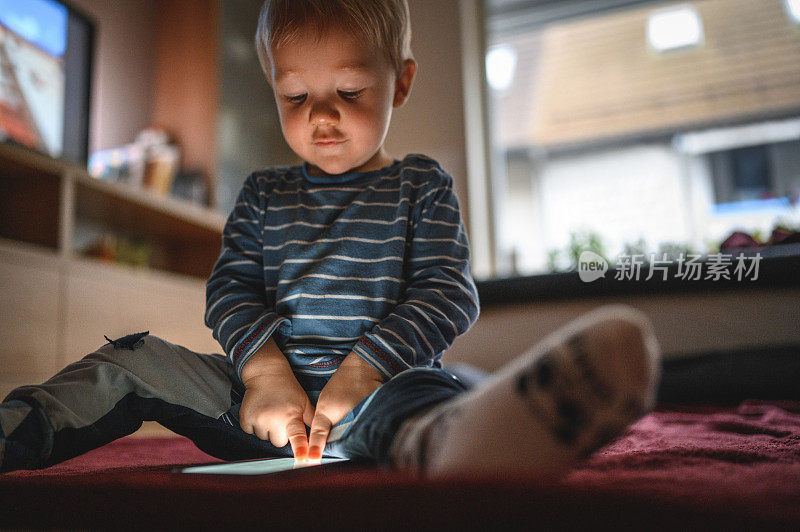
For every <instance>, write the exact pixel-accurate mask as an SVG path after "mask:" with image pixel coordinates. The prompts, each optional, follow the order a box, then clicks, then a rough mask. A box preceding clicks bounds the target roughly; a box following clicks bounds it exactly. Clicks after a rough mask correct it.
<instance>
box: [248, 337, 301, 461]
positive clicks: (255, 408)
mask: <svg viewBox="0 0 800 532" xmlns="http://www.w3.org/2000/svg"><path fill="white" fill-rule="evenodd" d="M242 382H244V385H245V392H244V399H243V400H242V406H241V408H240V409H239V424H240V425H241V426H242V430H243V431H245V432H246V433H248V434H255V435H256V436H258V437H259V438H261V439H262V440H269V441H271V442H272V445H274V446H275V447H283V446H284V445H286V443H287V442H288V443H290V444H291V446H292V453H293V454H294V457H295V458H296V459H299V460H303V459H306V458H308V439H307V437H306V425H311V422H312V419H313V417H314V407H313V406H312V405H311V401H309V399H308V396H307V395H306V393H305V391H304V390H303V388H302V387H301V386H300V383H298V382H297V379H296V378H295V376H294V373H292V369H291V367H290V366H289V362H288V361H287V360H286V358H285V357H284V356H283V353H281V352H280V350H279V349H278V347H277V345H275V342H274V340H272V339H270V340H269V341H268V342H267V344H265V345H264V347H262V348H261V349H259V350H258V351H257V352H256V353H254V354H253V356H252V357H250V359H249V360H248V361H247V362H246V363H245V365H244V367H243V368H242Z"/></svg>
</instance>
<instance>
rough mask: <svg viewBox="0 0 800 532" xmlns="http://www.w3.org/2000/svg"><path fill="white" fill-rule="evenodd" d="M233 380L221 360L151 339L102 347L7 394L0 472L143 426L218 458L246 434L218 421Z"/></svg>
mask: <svg viewBox="0 0 800 532" xmlns="http://www.w3.org/2000/svg"><path fill="white" fill-rule="evenodd" d="M233 379H236V377H235V375H234V373H233V369H232V367H231V365H230V364H229V363H228V361H227V360H226V359H225V357H223V356H222V355H204V354H198V353H195V352H193V351H190V350H188V349H186V348H185V347H181V346H178V345H175V344H172V343H170V342H166V341H164V340H162V339H160V338H158V337H155V336H146V337H145V338H144V339H143V344H142V345H141V346H140V347H137V348H136V349H133V350H131V349H124V348H116V347H115V346H114V345H112V344H107V345H105V346H103V347H101V348H100V349H98V350H97V351H95V352H94V353H92V354H90V355H87V356H86V357H84V358H83V359H81V360H79V361H77V362H75V363H73V364H70V365H69V366H67V367H66V368H64V369H63V370H61V371H60V372H58V373H57V374H56V375H55V376H53V377H52V378H51V379H49V380H48V381H46V382H45V383H43V384H39V385H33V386H22V387H20V388H17V389H15V390H13V391H12V392H11V393H10V394H9V395H8V396H7V397H6V399H5V400H4V401H3V403H2V404H0V470H10V469H17V468H20V467H24V468H36V467H43V466H46V465H51V464H53V463H57V462H59V461H62V460H65V459H67V458H71V457H73V456H76V455H78V454H81V453H82V452H85V451H88V450H90V449H92V448H95V447H99V446H101V445H104V444H105V443H108V442H110V441H113V440H114V439H116V438H119V437H121V436H125V435H127V434H130V433H132V432H134V431H135V430H136V429H138V428H139V427H140V426H141V424H142V421H143V420H153V421H158V422H159V423H161V424H162V425H165V426H167V427H168V428H170V429H172V430H174V431H175V432H178V433H180V434H184V435H186V436H188V437H190V438H191V439H192V440H193V441H195V443H196V444H198V447H200V448H201V449H203V450H206V451H207V452H209V451H212V454H217V455H218V454H223V455H224V454H226V453H227V452H228V451H227V449H226V445H227V443H230V439H231V433H235V432H236V431H238V432H239V433H241V435H243V436H250V435H246V434H244V433H243V432H242V431H241V429H240V428H239V427H235V426H231V423H230V422H228V423H225V422H223V421H220V419H219V418H220V417H221V416H222V415H223V414H224V413H225V412H227V411H228V409H229V408H230V407H231V404H232V393H231V391H232V390H231V388H232V383H233ZM236 393H238V392H235V393H234V394H233V395H236ZM239 400H240V399H239ZM220 427H221V429H222V431H223V433H224V434H222V435H220V434H217V433H216V432H218V429H219V428H220ZM230 429H233V430H230ZM238 437H239V436H238V435H235V436H234V439H236V438H238ZM204 442H205V443H206V444H205V445H204ZM245 442H246V443H247V444H248V446H249V447H253V445H252V443H253V442H250V441H247V440H246V439H245ZM234 447H236V445H234ZM240 447H241V446H240ZM255 447H258V443H257V442H255ZM217 448H220V449H217ZM215 450H219V451H220V452H213V451H215ZM252 451H253V449H252V448H250V449H249V450H248V452H246V453H245V454H246V455H247V456H250V454H251V453H252ZM231 452H233V455H232V456H233V457H234V458H238V457H240V456H241V454H237V453H236V452H235V451H231ZM262 454H263V453H262ZM23 455H24V456H23ZM15 461H16V462H19V463H17V464H14V463H13V462H15Z"/></svg>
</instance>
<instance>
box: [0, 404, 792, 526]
mask: <svg viewBox="0 0 800 532" xmlns="http://www.w3.org/2000/svg"><path fill="white" fill-rule="evenodd" d="M217 461H218V460H216V459H214V458H211V457H210V456H208V455H206V454H204V453H203V452H202V451H200V450H198V449H197V448H195V447H194V445H193V444H192V443H191V442H190V441H188V440H186V439H184V438H169V439H159V438H147V439H135V438H123V439H121V440H118V441H116V442H114V443H112V444H109V445H107V446H105V447H103V448H100V449H97V450H95V451H92V452H90V453H87V454H86V455H83V456H80V457H77V458H74V459H72V460H69V461H67V462H64V463H62V464H59V465H56V466H54V467H51V468H49V469H46V470H40V471H29V472H28V471H24V472H14V473H9V474H4V475H2V476H0V527H3V526H43V525H58V526H113V527H116V528H119V527H122V528H139V527H142V526H158V527H180V526H194V527H200V528H217V527H221V526H228V525H232V524H237V525H240V526H260V527H262V528H263V527H265V526H269V527H272V528H297V527H298V526H299V527H303V528H307V527H311V528H329V529H336V528H340V527H348V528H352V527H374V526H376V525H378V524H380V526H381V528H388V529H408V528H409V527H411V526H418V527H419V526H422V527H426V526H427V527H447V528H451V527H455V526H459V527H461V528H467V529H471V528H480V527H497V526H506V527H514V528H528V527H529V526H537V527H539V526H563V527H583V526H601V525H608V526H617V527H620V526H647V527H648V528H684V527H686V526H689V525H694V526H705V527H711V528H722V527H735V528H739V527H741V526H758V527H761V526H770V527H773V528H787V529H791V528H796V527H798V526H800V403H798V402H759V401H747V402H744V403H742V404H741V405H739V406H738V407H724V408H723V407H711V406H708V407H662V408H660V409H658V410H657V411H656V412H653V413H651V414H649V415H648V416H646V417H644V418H643V419H642V420H640V421H639V422H638V423H636V424H635V425H633V426H632V427H631V428H630V429H629V431H628V432H627V433H626V434H625V435H624V436H623V437H622V438H620V439H618V440H617V441H615V442H614V443H612V444H611V445H609V446H607V447H606V448H604V449H602V450H601V451H599V452H598V453H596V454H595V455H593V456H592V457H591V458H590V459H588V460H586V461H585V462H583V463H581V464H578V466H577V467H576V469H575V470H574V471H572V472H571V473H570V474H569V475H568V476H567V477H566V478H565V479H563V480H562V481H558V482H556V481H548V480H544V479H535V478H528V477H512V478H491V477H486V478H459V479H450V480H443V481H420V480H418V479H414V478H413V477H411V476H408V475H403V474H398V473H396V472H391V471H385V470H380V469H370V468H363V467H361V468H359V467H352V466H348V465H345V466H343V467H333V468H330V469H327V470H323V469H319V470H317V469H314V468H311V469H306V470H300V471H294V472H290V473H288V474H279V475H272V476H260V477H234V476H210V475H199V476H198V475H182V474H176V473H172V472H171V469H172V468H173V467H175V466H178V465H186V464H197V463H210V462H217Z"/></svg>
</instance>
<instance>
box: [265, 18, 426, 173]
mask: <svg viewBox="0 0 800 532" xmlns="http://www.w3.org/2000/svg"><path fill="white" fill-rule="evenodd" d="M270 58H271V60H272V87H273V90H274V92H275V99H276V101H277V104H278V114H279V115H280V120H281V129H282V130H283V136H284V137H285V138H286V141H287V142H288V143H289V146H290V147H291V148H292V150H294V152H295V153H297V154H298V155H299V156H300V157H301V158H302V159H303V160H305V161H306V162H308V163H309V165H310V168H309V171H310V172H311V173H312V174H317V175H322V174H341V173H345V172H366V171H370V170H376V169H378V168H383V167H384V166H386V165H388V164H390V163H391V158H389V157H388V156H387V155H386V153H385V152H384V150H383V141H384V139H385V138H386V132H387V130H388V128H389V120H390V118H391V115H392V108H393V107H397V106H399V105H402V104H403V102H404V101H405V98H406V96H407V95H408V92H409V90H410V88H411V81H412V80H413V77H414V70H415V65H414V64H413V61H411V60H409V61H407V62H406V69H405V71H404V72H403V73H402V74H401V75H400V76H399V77H398V76H396V75H395V72H394V71H393V68H392V66H391V65H390V63H389V61H388V60H387V59H386V58H385V56H384V55H383V54H382V53H381V52H380V51H379V50H371V49H370V48H369V47H368V46H367V45H366V44H365V43H363V42H358V41H357V40H356V39H354V38H353V37H351V36H350V35H348V34H346V33H344V32H342V31H338V30H332V31H331V32H329V33H328V34H327V35H324V36H322V38H320V37H319V36H318V35H316V34H312V33H311V32H310V31H305V32H301V33H300V34H299V35H298V36H297V38H295V39H293V40H292V41H290V42H288V43H286V44H284V45H282V46H280V47H279V48H278V49H275V50H272V51H271V53H270Z"/></svg>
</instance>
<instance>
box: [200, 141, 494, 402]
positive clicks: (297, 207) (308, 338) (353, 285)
mask: <svg viewBox="0 0 800 532" xmlns="http://www.w3.org/2000/svg"><path fill="white" fill-rule="evenodd" d="M478 311H479V306H478V295H477V292H476V290H475V284H474V283H473V281H472V277H471V275H470V268H469V244H468V242H467V235H466V233H465V231H464V225H463V223H462V221H461V215H460V211H459V206H458V200H457V198H456V194H455V192H454V190H453V179H452V177H450V176H449V175H448V174H447V173H446V172H444V171H443V170H442V168H441V167H440V166H439V164H438V163H436V162H435V161H433V160H432V159H430V158H428V157H425V156H422V155H408V156H406V158H405V159H403V160H402V161H395V162H394V163H393V164H392V165H390V166H388V167H385V168H382V169H380V170H375V171H370V172H362V173H353V174H346V175H340V176H332V177H314V176H310V175H309V174H308V173H307V172H306V169H305V166H304V165H303V166H293V167H282V168H274V169H268V170H263V171H259V172H255V173H253V174H252V175H250V176H249V177H248V178H247V180H246V181H245V183H244V186H243V188H242V190H241V192H240V193H239V196H238V198H237V202H236V205H235V207H234V209H233V212H232V213H231V214H230V216H229V218H228V221H227V223H226V225H225V229H224V231H223V235H222V252H221V254H220V257H219V259H218V260H217V262H216V264H215V266H214V269H213V271H212V273H211V277H210V278H209V280H208V284H207V286H206V314H205V323H206V325H207V326H208V327H210V328H211V329H212V330H213V335H214V338H216V339H217V340H218V341H219V343H220V345H221V346H222V348H223V349H224V351H225V353H226V354H227V355H228V357H229V359H230V361H231V362H232V364H233V365H234V368H235V369H236V373H237V375H239V376H241V370H242V366H243V365H244V363H245V362H246V361H247V360H248V358H249V357H250V356H252V354H253V353H254V352H255V351H256V350H258V348H259V347H261V345H263V343H264V342H265V341H266V340H267V339H268V338H269V337H270V336H271V335H273V334H274V335H275V340H276V343H277V344H278V346H279V347H280V348H281V350H282V351H283V353H284V354H285V355H286V357H287V359H288V360H289V363H290V364H291V366H292V368H293V370H294V372H295V374H297V375H298V378H300V376H301V375H306V376H308V377H320V378H322V379H323V380H322V381H321V382H322V385H324V382H325V381H326V380H327V378H329V377H330V376H331V375H332V374H333V373H334V372H335V371H336V369H337V368H338V367H339V364H340V363H341V361H342V360H343V359H344V358H345V356H347V355H348V354H349V353H350V352H351V351H352V352H355V353H356V354H357V355H359V356H361V357H362V358H363V359H364V360H366V361H367V362H368V363H369V364H371V365H372V366H373V367H375V369H377V370H378V371H379V372H380V373H381V374H383V375H384V376H385V377H386V378H390V377H392V376H394V375H396V374H397V373H399V372H401V371H403V370H404V369H406V368H411V367H414V366H434V367H440V366H441V363H440V358H441V356H442V353H443V352H444V351H445V349H447V348H448V347H450V345H451V344H452V342H453V340H454V339H455V337H456V336H457V335H459V334H461V333H463V332H465V331H466V330H467V329H468V328H469V327H470V326H471V325H472V323H473V322H474V321H475V319H476V318H477V316H478ZM312 380H315V381H317V380H319V379H312ZM301 384H303V380H301ZM312 386H313V385H312ZM304 387H306V386H304ZM320 389H321V387H320Z"/></svg>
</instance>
